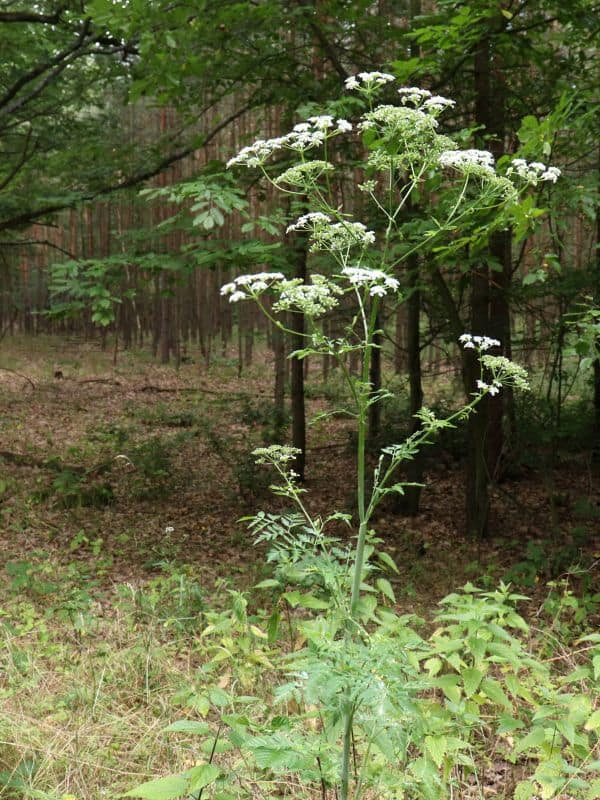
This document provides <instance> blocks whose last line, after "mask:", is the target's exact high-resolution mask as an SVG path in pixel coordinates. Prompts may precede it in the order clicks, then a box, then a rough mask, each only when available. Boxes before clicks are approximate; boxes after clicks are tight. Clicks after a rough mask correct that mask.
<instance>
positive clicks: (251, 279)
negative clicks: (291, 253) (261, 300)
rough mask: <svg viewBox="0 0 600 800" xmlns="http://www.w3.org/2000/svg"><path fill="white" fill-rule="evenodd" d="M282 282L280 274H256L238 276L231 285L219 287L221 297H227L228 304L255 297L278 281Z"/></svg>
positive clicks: (282, 277) (281, 274)
mask: <svg viewBox="0 0 600 800" xmlns="http://www.w3.org/2000/svg"><path fill="white" fill-rule="evenodd" d="M282 280H284V275H283V273H281V272H257V273H256V274H254V275H238V277H237V278H235V280H233V281H232V282H231V283H226V284H224V285H223V286H221V295H223V296H224V297H225V296H227V295H229V302H230V303H237V302H239V301H240V300H246V299H247V298H249V297H256V296H257V295H259V294H261V293H262V292H264V291H266V290H267V289H269V288H270V287H271V286H273V285H274V284H275V283H277V282H278V281H282Z"/></svg>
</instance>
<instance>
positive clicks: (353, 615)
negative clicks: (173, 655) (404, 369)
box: [340, 298, 379, 800]
mask: <svg viewBox="0 0 600 800" xmlns="http://www.w3.org/2000/svg"><path fill="white" fill-rule="evenodd" d="M378 306H379V302H378V299H377V298H374V299H373V302H372V305H371V313H370V317H369V322H368V325H367V330H366V336H365V349H364V355H363V363H362V371H361V386H360V389H359V391H358V392H357V393H356V396H357V402H358V409H357V410H358V441H357V446H356V451H357V452H356V463H357V468H356V480H357V485H356V488H357V496H358V497H357V503H358V521H359V526H358V538H357V541H356V551H355V554H354V574H353V577H352V594H351V596H350V618H349V620H348V625H347V627H346V643H347V644H350V642H351V641H352V639H353V637H354V633H355V630H356V626H355V622H356V619H357V616H358V604H359V602H360V587H361V584H362V572H363V567H364V561H365V544H366V541H367V525H368V517H367V514H366V510H367V509H366V502H365V494H366V485H365V478H366V441H367V411H368V403H369V367H370V364H371V349H372V347H373V337H374V334H375V323H376V320H377V309H378ZM353 719H354V707H353V706H352V705H351V704H350V703H349V705H348V708H347V709H346V711H345V712H344V739H343V748H342V767H341V776H340V784H341V785H340V800H348V791H349V786H350V755H351V749H352V722H353Z"/></svg>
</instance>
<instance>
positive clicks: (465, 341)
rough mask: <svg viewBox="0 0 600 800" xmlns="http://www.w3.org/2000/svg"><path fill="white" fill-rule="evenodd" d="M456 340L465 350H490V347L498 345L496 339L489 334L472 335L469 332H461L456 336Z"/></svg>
mask: <svg viewBox="0 0 600 800" xmlns="http://www.w3.org/2000/svg"><path fill="white" fill-rule="evenodd" d="M458 341H459V342H460V343H461V344H462V346H463V347H464V348H465V350H475V349H476V350H482V351H485V350H490V349H491V348H492V347H500V346H501V344H500V342H499V341H498V339H492V338H491V337H489V336H473V335H472V334H471V333H463V334H461V335H460V336H459V337H458Z"/></svg>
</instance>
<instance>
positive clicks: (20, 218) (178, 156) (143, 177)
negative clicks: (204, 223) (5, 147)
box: [0, 104, 250, 231]
mask: <svg viewBox="0 0 600 800" xmlns="http://www.w3.org/2000/svg"><path fill="white" fill-rule="evenodd" d="M249 108H250V105H249V104H246V105H244V106H242V107H241V108H239V109H238V110H237V111H234V112H232V113H231V114H229V116H227V117H225V118H224V119H223V120H221V122H219V124H218V125H215V127H214V128H212V129H211V130H210V131H209V132H208V133H207V134H205V136H204V140H203V142H202V146H203V147H206V145H207V144H209V142H211V141H212V140H213V139H214V138H215V136H217V135H218V134H219V133H220V132H221V131H222V130H223V129H224V128H226V127H227V126H229V125H231V123H232V122H235V120H236V119H238V118H239V117H241V116H243V115H244V114H245V113H246V112H247V111H248V110H249ZM198 149H199V147H198V146H197V145H196V144H194V145H191V146H189V147H185V148H183V149H182V150H178V151H177V152H175V153H171V154H170V155H168V156H166V157H165V158H163V159H162V160H161V161H159V162H158V163H157V164H155V165H154V166H152V167H150V168H149V169H147V170H144V171H142V172H136V173H134V174H133V175H130V176H129V177H127V178H124V179H123V180H121V181H119V182H118V183H114V184H110V185H108V186H105V187H103V188H101V189H98V190H97V191H95V192H87V193H82V194H81V195H79V197H77V198H76V199H74V200H71V201H67V200H64V201H63V202H58V203H52V204H50V205H47V206H42V207H41V208H38V209H31V210H29V211H24V212H22V213H20V214H16V215H15V216H14V217H9V218H8V219H5V220H0V231H5V230H11V229H14V228H21V227H24V226H26V225H30V224H31V223H32V222H34V221H35V220H37V219H40V217H45V216H48V215H50V214H56V213H58V212H59V211H64V210H65V209H66V208H73V207H74V206H76V205H77V204H78V203H84V202H89V201H90V200H95V199H96V198H97V197H103V196H105V195H108V194H114V193H115V192H119V191H121V190H122V189H132V188H133V187H135V186H139V184H141V183H144V181H147V180H150V178H154V177H155V176H156V175H159V174H160V173H161V172H162V171H163V170H165V169H167V167H170V166H171V165H172V164H175V163H176V162H177V161H181V160H182V159H184V158H186V157H187V156H189V155H191V154H192V153H193V152H194V151H195V150H198Z"/></svg>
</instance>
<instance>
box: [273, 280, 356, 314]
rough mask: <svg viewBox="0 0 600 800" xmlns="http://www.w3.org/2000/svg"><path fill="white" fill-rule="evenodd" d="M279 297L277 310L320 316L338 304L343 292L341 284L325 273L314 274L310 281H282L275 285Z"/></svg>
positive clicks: (276, 304)
mask: <svg viewBox="0 0 600 800" xmlns="http://www.w3.org/2000/svg"><path fill="white" fill-rule="evenodd" d="M274 288H275V291H277V292H279V299H278V300H277V302H276V303H275V304H274V306H273V308H274V310H275V311H289V310H294V311H301V312H303V313H304V314H306V315H307V316H309V317H319V316H321V315H322V314H326V313H327V312H328V311H331V310H332V309H333V308H335V307H336V306H337V305H338V302H339V301H338V297H339V296H340V295H341V294H343V292H342V290H341V289H340V287H339V286H336V284H335V283H333V281H330V280H329V278H326V277H325V276H324V275H316V274H315V275H312V277H311V282H310V283H303V282H302V280H301V279H300V278H294V279H292V280H289V281H281V282H280V283H278V284H277V285H276V286H275V287H274Z"/></svg>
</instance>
